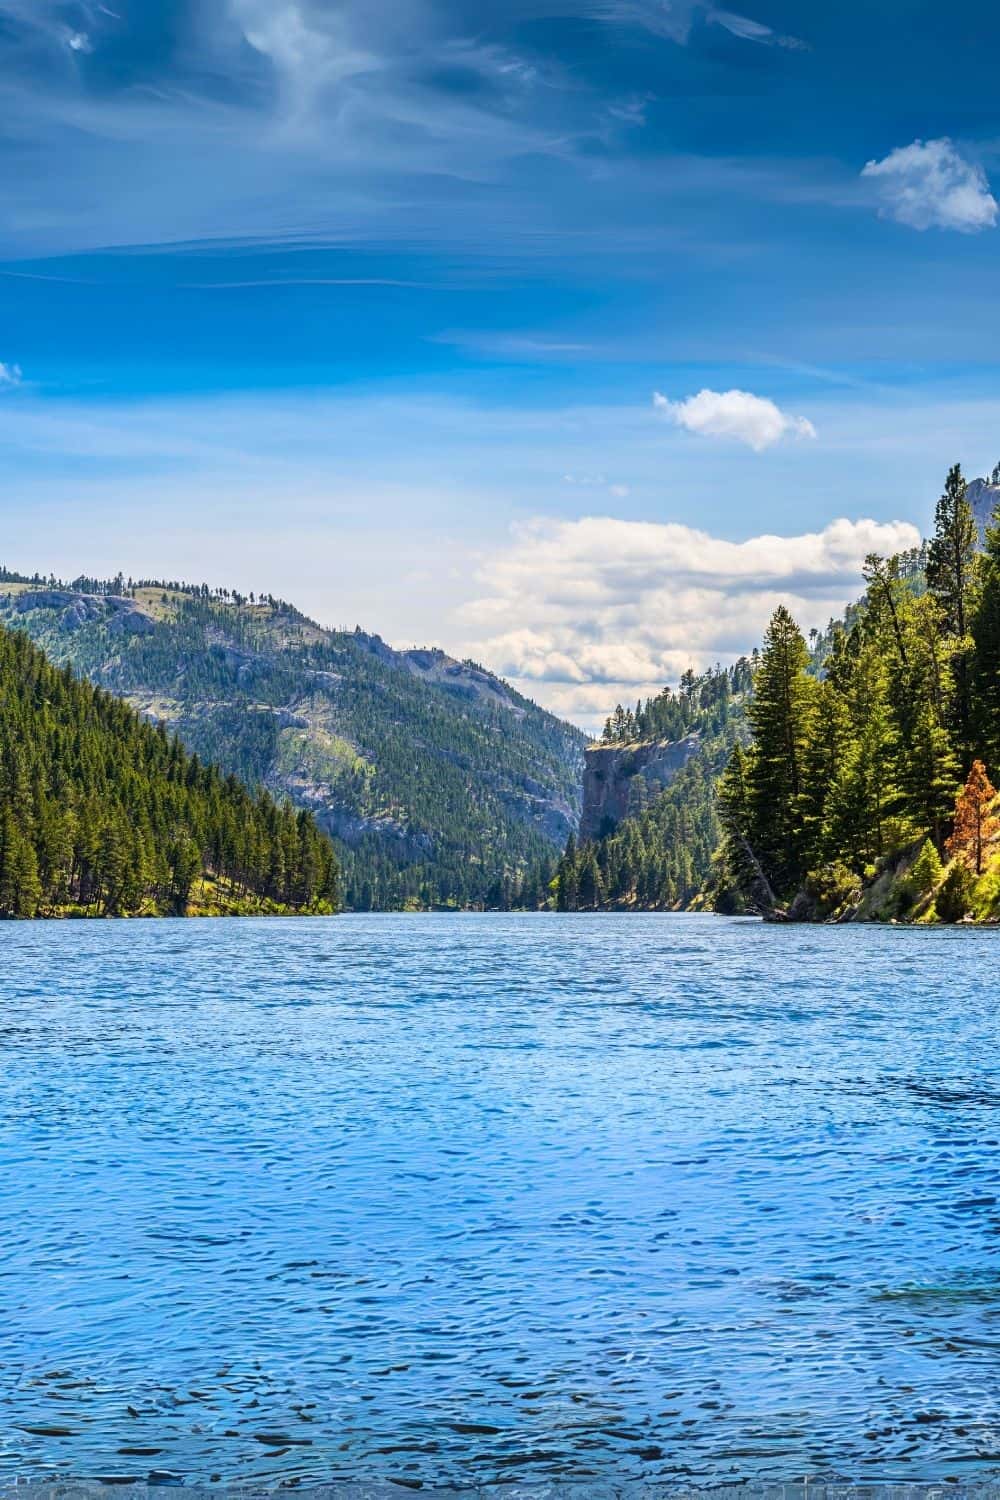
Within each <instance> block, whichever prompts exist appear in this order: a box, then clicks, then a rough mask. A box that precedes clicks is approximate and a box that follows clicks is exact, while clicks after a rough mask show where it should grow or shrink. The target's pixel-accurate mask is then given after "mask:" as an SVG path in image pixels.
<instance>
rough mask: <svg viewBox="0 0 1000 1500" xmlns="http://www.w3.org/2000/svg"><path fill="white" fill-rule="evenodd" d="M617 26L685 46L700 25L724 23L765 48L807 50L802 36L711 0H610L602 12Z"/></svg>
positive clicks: (746, 38) (736, 32) (725, 28)
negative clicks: (789, 33)
mask: <svg viewBox="0 0 1000 1500" xmlns="http://www.w3.org/2000/svg"><path fill="white" fill-rule="evenodd" d="M599 13H600V14H601V15H603V17H604V18H605V19H606V20H608V21H612V22H615V23H617V24H618V25H627V26H637V27H641V28H642V29H643V30H645V31H650V32H652V33H653V35H654V36H661V37H664V38H665V39H667V40H669V41H672V42H677V43H679V44H680V45H681V46H686V45H687V43H688V42H689V41H690V40H691V37H692V34H693V33H694V31H695V30H696V28H697V27H698V26H721V27H722V29H723V30H724V31H728V32H729V34H730V35H731V36H735V37H739V39H740V40H741V41H745V42H756V43H757V44H758V45H760V46H765V47H787V48H789V49H790V50H792V51H796V52H801V51H805V50H807V47H808V44H807V43H806V42H804V41H802V40H801V39H800V38H799V37H795V36H788V35H785V34H784V33H782V32H779V31H775V30H774V28H773V27H771V26H765V25H764V23H763V22H762V21H755V20H753V19H752V18H751V17H750V16H744V15H740V14H738V13H737V12H736V11H731V10H721V9H720V8H719V7H718V6H715V5H712V4H710V3H708V0H607V3H606V4H604V5H603V6H602V7H601V9H600V12H599Z"/></svg>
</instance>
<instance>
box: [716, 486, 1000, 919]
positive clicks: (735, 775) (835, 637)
mask: <svg viewBox="0 0 1000 1500" xmlns="http://www.w3.org/2000/svg"><path fill="white" fill-rule="evenodd" d="M977 541H978V536H977V529H976V524H975V520H974V518H973V515H972V511H971V508H970V506H969V503H968V500H967V498H966V485H965V481H964V479H963V477H962V474H961V470H960V469H959V468H958V466H957V465H956V466H955V467H954V468H952V469H951V470H950V472H949V474H948V477H947V481H946V484H945V488H944V493H943V494H942V496H941V499H940V501H939V502H938V505H937V510H936V515H935V529H934V535H933V536H932V538H931V539H930V541H929V543H928V544H927V546H926V549H925V551H924V552H923V554H922V555H921V557H920V563H921V565H922V567H920V568H914V567H913V566H912V558H904V559H902V560H901V559H888V560H886V559H884V558H880V557H877V556H875V555H872V556H870V557H869V558H868V559H867V562H866V565H865V580H866V584H867V591H866V594H865V596H864V599H863V600H862V601H861V603H860V604H859V605H858V606H857V607H856V608H855V609H853V610H852V611H850V612H849V614H848V616H847V617H846V619H845V621H844V622H843V623H842V624H840V625H838V626H835V627H834V628H833V629H832V630H831V631H829V632H827V635H826V637H825V638H824V640H823V641H822V643H821V645H822V650H821V651H818V652H817V651H815V650H814V651H813V652H812V653H811V652H810V649H809V646H808V645H807V643H806V641H805V639H804V638H803V636H802V634H801V632H800V630H799V628H798V626H797V625H796V622H795V621H794V620H793V618H792V616H791V615H790V614H789V612H788V611H787V609H785V608H783V607H782V608H779V609H778V610H776V611H775V614H774V616H773V618H772V620H771V623H770V626H769V628H768V631H767V635H766V637H765V641H764V647H763V651H762V652H761V655H760V658H759V664H758V666H757V670H756V672H755V675H754V690H753V695H752V697H751V699H750V701H749V705H748V709H747V715H748V720H749V725H750V729H751V736H752V737H751V742H750V744H749V745H748V746H746V747H744V746H742V745H737V746H736V748H735V750H734V751H733V754H732V757H731V759H730V762H729V765H728V767H727V770H726V773H725V776H724V777H723V780H722V783H721V787H720V808H721V815H722V821H723V826H724V833H725V841H724V843H725V859H726V864H727V867H728V870H729V872H730V874H731V877H732V879H733V881H734V882H735V883H736V884H737V885H738V886H739V887H740V888H741V889H742V890H743V891H744V892H746V893H747V894H748V895H749V896H750V897H751V899H753V900H754V902H755V903H756V904H757V905H758V906H760V907H762V908H764V909H768V908H772V909H775V910H782V909H784V908H786V907H787V905H788V903H789V902H791V901H793V899H794V898H795V897H796V895H797V893H801V894H800V895H799V896H798V901H797V903H796V905H795V906H793V908H792V910H793V914H802V915H810V914H823V913H824V912H827V911H830V910H832V909H835V908H836V907H837V906H838V905H840V904H841V903H842V902H843V901H844V899H845V897H846V896H847V893H848V892H850V891H851V890H852V889H854V890H856V889H858V888H859V886H860V885H862V884H863V883H864V882H865V881H866V880H867V881H870V880H872V879H874V878H875V877H876V876H877V875H878V873H879V872H880V871H882V870H885V869H887V868H888V867H889V865H890V864H891V863H892V862H893V861H898V860H899V859H901V858H902V857H903V856H905V855H906V853H907V851H911V852H912V851H916V850H919V849H921V846H922V845H924V844H925V842H926V846H927V847H926V849H925V850H924V853H923V854H922V855H921V858H922V859H923V866H922V871H923V873H922V874H921V875H920V877H919V878H918V879H917V880H916V883H914V881H913V880H910V882H909V884H907V883H905V882H904V883H902V884H901V885H900V889H899V914H903V912H904V911H905V909H906V906H907V903H908V902H911V901H914V900H916V898H917V897H918V896H919V895H920V894H921V890H920V886H921V884H922V883H923V884H924V885H926V884H927V883H928V882H930V883H931V884H933V880H934V879H935V878H937V875H940V870H941V866H940V856H942V855H945V856H948V855H956V854H960V855H961V858H959V859H958V861H957V864H956V869H955V871H954V872H953V873H952V874H951V875H949V877H948V878H949V880H950V881H951V883H952V887H953V888H954V889H953V890H952V893H951V894H952V895H953V896H954V901H951V898H950V897H949V896H947V895H946V896H945V898H944V899H945V902H946V903H948V902H949V901H951V905H953V906H954V907H955V909H956V910H957V909H958V908H959V907H961V906H962V898H961V895H960V893H959V891H958V887H960V886H962V884H963V882H965V884H966V885H968V882H969V880H971V879H972V878H973V877H974V876H975V875H976V874H977V873H981V871H982V868H983V857H984V856H983V841H982V829H983V827H984V826H986V827H989V823H988V802H989V798H988V797H987V798H985V799H984V794H983V787H984V785H986V786H989V782H988V779H987V778H988V774H992V775H994V776H996V775H997V774H998V772H1000V516H997V517H994V524H993V526H992V527H991V528H990V529H989V531H988V532H987V539H986V550H985V553H983V554H980V553H979V552H978V551H977ZM963 784H965V787H966V789H965V792H964V793H963V794H962V798H963V800H960V802H959V805H958V812H959V818H958V821H957V822H956V797H957V796H958V794H959V792H960V790H961V788H962V787H963ZM989 790H990V793H991V794H992V787H991V786H990V787H989ZM965 799H972V801H969V802H968V804H967V805H966V801H965ZM976 799H978V801H977V800H976ZM973 802H976V807H977V808H978V811H975V809H974V808H973V805H972V803H973ZM980 804H982V806H980ZM984 809H985V811H984ZM974 812H975V816H973V813H974ZM984 817H985V818H986V819H987V822H986V824H985V825H984V823H983V818H984ZM960 825H961V826H967V827H969V828H974V829H976V830H977V832H976V838H977V839H978V840H979V843H978V846H977V848H976V854H975V858H974V859H973V860H972V861H971V864H970V860H968V859H966V857H965V854H966V849H967V841H966V840H965V839H964V836H960V835H958V834H957V833H956V829H957V828H958V827H959V826H960ZM991 833H992V830H991ZM956 838H957V839H958V842H957V843H956V842H955V840H956ZM935 860H938V861H939V864H938V867H937V875H935V870H934V861H935Z"/></svg>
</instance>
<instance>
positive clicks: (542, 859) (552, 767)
mask: <svg viewBox="0 0 1000 1500" xmlns="http://www.w3.org/2000/svg"><path fill="white" fill-rule="evenodd" d="M0 622H6V623H7V624H8V625H10V626H14V627H16V628H18V629H20V630H23V631H26V632H27V633H28V634H29V635H30V636H31V637H32V639H33V640H35V641H36V642H38V643H39V644H41V645H42V646H44V648H45V649H46V650H47V651H48V652H49V653H50V654H51V655H52V657H53V659H55V660H56V661H58V662H66V663H69V664H71V665H72V666H73V667H75V668H76V669H77V670H79V671H80V672H82V673H84V674H85V675H86V676H87V677H89V678H90V679H91V680H92V681H93V682H95V683H98V684H100V685H101V686H103V687H105V688H107V689H109V690H110V691H111V692H113V693H115V694H116V695H118V696H119V697H122V698H124V699H126V700H127V701H128V702H129V703H130V704H132V705H133V706H134V707H135V708H137V709H138V710H139V711H140V712H141V713H142V714H143V715H145V716H146V717H147V718H149V719H151V720H153V721H156V722H163V723H166V724H167V725H169V726H170V728H171V729H173V730H175V731H176V732H177V733H178V734H179V735H180V737H181V739H182V740H183V742H184V744H185V745H186V746H187V747H188V748H189V749H190V750H193V751H196V752H197V753H198V754H199V755H200V756H202V757H203V758H206V759H210V760H213V761H215V762H217V763H218V764H219V765H221V766H222V767H223V768H224V769H225V770H226V771H229V772H233V773H235V774H236V775H238V776H240V777H241V778H243V779H244V780H245V781H247V782H248V783H251V784H257V785H260V786H263V787H265V788H266V789H267V790H268V791H270V792H271V793H272V794H273V795H274V796H275V797H277V798H283V797H286V796H287V797H290V798H291V799H292V801H293V802H294V803H296V804H297V805H298V806H299V807H304V808H307V809H309V810H310V811H311V812H312V813H313V814H314V816H315V818H316V821H317V823H318V824H319V825H320V826H321V827H322V828H323V829H325V830H326V831H328V832H329V833H330V834H331V835H332V836H333V837H334V839H335V842H336V845H337V849H338V853H339V855H340V858H341V863H342V866H343V873H344V885H345V899H346V903H347V904H348V905H349V906H351V907H354V908H361V909H369V908H380V909H386V908H394V907H399V906H403V905H407V904H410V905H428V906H430V905H459V906H461V905H466V904H476V903H481V902H483V901H485V900H487V899H489V897H490V893H491V892H492V891H493V890H494V889H495V888H496V887H497V886H498V885H499V884H502V883H503V882H504V881H510V880H511V879H512V878H516V879H519V880H522V881H523V879H524V878H525V876H526V875H527V876H528V877H529V883H530V879H531V878H533V874H532V872H537V876H538V878H539V879H542V878H544V876H545V874H546V870H547V866H548V865H549V864H550V863H552V862H554V859H555V858H556V856H557V855H558V852H559V850H560V849H561V848H562V847H563V845H564V844H565V842H566V838H567V836H568V835H569V834H570V833H571V832H572V831H574V830H575V828H576V826H577V821H578V817H579V802H580V790H579V785H580V773H581V769H582V762H583V746H584V744H585V743H586V737H585V736H584V735H583V734H582V733H581V731H579V730H577V729H574V728H573V727H572V726H571V725H569V724H565V723H563V722H561V721H560V720H558V719H556V718H555V717H553V715H551V714H548V713H546V712H545V711H544V710H542V709H540V708H538V707H537V706H536V705H535V704H533V703H531V702H530V701H529V700H528V699H526V698H523V697H521V695H520V694H518V693H516V692H514V691H513V689H511V688H510V687H509V686H508V685H507V684H506V683H504V682H502V681H501V680H500V679H499V678H497V677H494V676H493V675H492V674H491V673H489V672H487V671H485V670H484V669H483V668H481V667H478V666H476V665H475V664H474V663H472V662H467V661H466V662H460V661H456V660H454V659H453V658H451V657H449V656H446V655H445V654H444V652H442V651H439V650H415V651H396V650H393V648H392V647H390V646H388V645H387V644H386V643H385V642H384V641H383V640H381V639H380V638H379V637H378V636H377V635H371V634H367V633H365V632H364V631H362V630H361V629H356V630H353V631H344V630H328V629H324V628H323V627H321V626H319V625H317V624H316V623H315V622H314V621H312V620H309V619H307V618H306V616H305V615H303V614H301V613H300V612H299V611H298V610H297V609H295V608H294V606H292V605H290V604H288V603H285V602H284V601H282V600H278V599H275V598H273V597H272V596H270V595H267V596H264V597H262V598H256V597H254V596H250V597H249V598H245V597H243V596H241V595H237V594H233V593H231V592H230V591H228V590H221V591H214V590H210V589H209V588H208V587H207V586H205V585H201V586H198V587H190V586H187V585H182V584H179V583H176V582H174V583H161V582H150V581H146V582H142V583H138V584H134V583H132V582H131V581H129V582H126V581H125V580H124V579H122V578H120V577H119V578H117V579H114V580H111V581H101V580H98V579H94V578H79V579H76V580H75V581H74V582H73V583H72V584H63V583H60V582H58V581H57V580H55V579H48V580H46V579H43V578H41V577H39V576H36V577H34V578H27V577H25V576H23V575H16V574H11V573H8V572H6V571H0Z"/></svg>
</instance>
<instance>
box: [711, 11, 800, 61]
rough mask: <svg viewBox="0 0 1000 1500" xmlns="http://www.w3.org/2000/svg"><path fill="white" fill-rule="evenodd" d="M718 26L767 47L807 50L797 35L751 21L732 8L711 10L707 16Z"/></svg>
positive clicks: (747, 40) (746, 40)
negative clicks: (787, 33)
mask: <svg viewBox="0 0 1000 1500" xmlns="http://www.w3.org/2000/svg"><path fill="white" fill-rule="evenodd" d="M706 19H707V20H709V21H711V22H713V23H714V24H715V25H716V26H721V27H722V28H723V29H724V30H725V31H728V32H729V34H730V36H738V37H740V38H741V39H742V40H743V41H745V42H759V43H760V44H761V45H762V46H765V47H787V48H788V49H789V50H790V51H792V52H807V51H808V50H809V48H808V46H807V44H806V43H805V42H803V41H800V39H799V38H798V37H797V36H783V35H782V34H781V32H779V31H774V30H773V29H772V28H771V27H770V26H765V25H763V24H762V22H760V21H751V19H750V17H749V16H738V15H735V14H734V13H733V11H731V10H710V11H709V12H708V15H707V17H706Z"/></svg>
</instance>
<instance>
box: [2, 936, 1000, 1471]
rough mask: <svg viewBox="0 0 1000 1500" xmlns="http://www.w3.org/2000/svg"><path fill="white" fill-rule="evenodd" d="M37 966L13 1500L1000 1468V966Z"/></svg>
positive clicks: (352, 943)
mask: <svg viewBox="0 0 1000 1500" xmlns="http://www.w3.org/2000/svg"><path fill="white" fill-rule="evenodd" d="M2 939H3V971H2V978H0V992H2V1006H0V1046H2V1049H3V1050H2V1057H3V1067H2V1069H0V1475H6V1476H7V1477H10V1476H13V1475H23V1476H25V1477H30V1478H41V1477H44V1476H45V1475H47V1474H51V1475H75V1476H85V1477H105V1478H126V1477H128V1476H135V1477H140V1478H143V1479H145V1478H147V1477H148V1476H153V1477H155V1478H158V1479H160V1480H161V1481H163V1482H169V1481H171V1480H174V1481H185V1482H187V1483H189V1484H193V1483H198V1482H200V1483H204V1482H208V1481H212V1480H216V1479H221V1480H225V1481H237V1480H238V1481H260V1480H269V1481H273V1482H279V1481H281V1482H285V1483H293V1484H294V1483H296V1482H305V1483H309V1482H315V1481H318V1480H330V1481H337V1480H349V1479H350V1480H355V1479H396V1480H399V1481H401V1482H404V1483H409V1484H413V1485H418V1484H420V1483H421V1482H424V1483H428V1484H443V1483H474V1482H489V1481H495V1480H518V1481H533V1482H537V1481H541V1480H548V1479H551V1478H553V1477H559V1478H562V1479H565V1480H569V1479H574V1480H580V1481H583V1480H591V1481H593V1480H602V1481H628V1480H634V1479H638V1478H644V1479H646V1480H648V1481H651V1482H665V1481H679V1480H685V1479H687V1480H692V1481H695V1482H697V1483H709V1482H723V1481H732V1480H736V1479H759V1478H776V1477H780V1478H794V1477H797V1476H802V1475H805V1474H814V1475H842V1476H845V1477H851V1478H855V1479H871V1480H874V1479H892V1478H898V1479H918V1478H919V1479H941V1478H946V1477H953V1478H955V1479H959V1480H961V1481H963V1482H964V1481H968V1480H971V1479H973V1478H980V1479H982V1478H988V1477H996V1476H997V1475H1000V1382H998V1379H997V1376H998V1372H1000V1259H998V1248H1000V1241H998V1232H1000V1207H998V1203H1000V1155H998V1152H997V1139H998V1132H1000V1121H998V1118H997V1113H996V1106H997V1102H998V1100H1000V1063H998V1058H1000V1045H998V1043H1000V1021H998V1017H997V1007H996V1003H995V993H996V992H995V986H994V984H993V981H992V978H991V974H992V972H993V970H994V968H995V963H996V952H997V949H996V943H997V942H998V941H1000V939H998V938H997V936H996V934H993V933H989V932H961V933H958V932H950V933H949V932H936V933H914V932H907V931H899V930H894V929H880V930H863V929H855V930H850V929H844V928H833V929H820V930H811V929H806V930H802V931H799V930H793V931H783V930H778V929H774V928H765V927H763V926H761V925H758V924H756V923H747V922H739V921H725V920H721V919H712V918H707V917H695V916H691V917H663V916H622V917H615V916H600V917H592V918H591V917H584V916H580V917H576V916H570V917H554V916H553V917H547V916H536V917H518V916H511V917H492V916H486V917H482V916H479V917H477V916H465V917H446V916H442V917H403V916H400V917H356V918H340V919H337V920H335V921H289V922H285V921H270V922H265V921H262V922H223V921H219V922H189V923H185V924H174V923H149V924H146V923H138V922H135V923H115V924H111V923H108V924H99V923H86V924H84V923H79V924H78V923H70V924H64V925H56V924H26V925H8V926H5V927H4V929H3V933H2Z"/></svg>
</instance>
